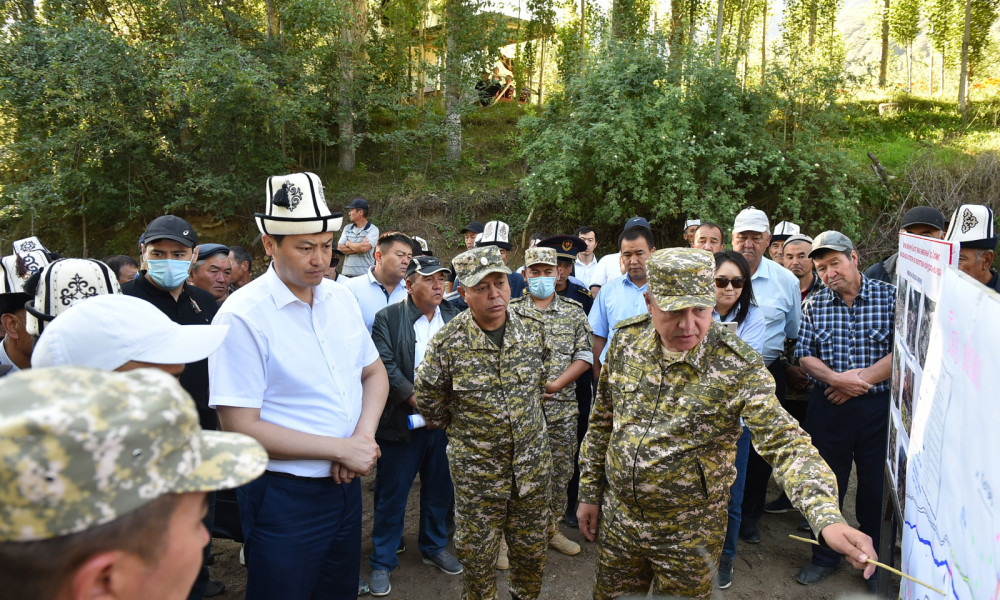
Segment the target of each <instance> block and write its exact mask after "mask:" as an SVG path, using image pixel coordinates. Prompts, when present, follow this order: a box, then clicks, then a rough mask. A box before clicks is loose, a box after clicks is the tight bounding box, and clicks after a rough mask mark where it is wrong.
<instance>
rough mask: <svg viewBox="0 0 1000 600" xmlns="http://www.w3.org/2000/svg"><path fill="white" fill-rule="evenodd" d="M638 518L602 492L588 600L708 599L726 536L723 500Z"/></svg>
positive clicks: (631, 510) (613, 497)
mask: <svg viewBox="0 0 1000 600" xmlns="http://www.w3.org/2000/svg"><path fill="white" fill-rule="evenodd" d="M727 500H728V496H727V497H726V498H723V499H721V500H717V501H710V502H709V503H706V504H703V505H698V506H693V507H687V508H678V509H676V510H673V511H670V512H663V513H658V514H650V513H649V512H646V513H645V514H644V515H642V514H640V513H639V510H638V509H636V508H635V507H634V506H625V505H624V504H623V503H622V502H620V501H619V500H618V499H617V498H616V497H615V494H614V493H613V492H610V491H609V492H605V495H604V504H603V506H602V507H601V524H600V530H599V534H598V535H599V537H598V542H599V548H598V552H597V581H596V583H595V584H594V600H608V599H610V598H616V597H618V596H622V595H625V594H640V595H643V596H645V595H646V592H647V591H649V586H650V584H652V585H653V593H654V594H665V595H674V596H680V597H685V598H711V597H712V589H713V578H714V577H715V573H716V571H717V570H718V568H719V565H718V560H719V556H720V555H721V554H722V543H723V538H724V535H725V531H726V518H727V513H726V501H727Z"/></svg>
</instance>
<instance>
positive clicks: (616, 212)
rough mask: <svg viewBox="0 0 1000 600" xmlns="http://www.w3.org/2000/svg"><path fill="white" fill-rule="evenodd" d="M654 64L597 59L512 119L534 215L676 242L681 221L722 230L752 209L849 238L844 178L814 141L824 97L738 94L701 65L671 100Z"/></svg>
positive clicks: (628, 50)
mask: <svg viewBox="0 0 1000 600" xmlns="http://www.w3.org/2000/svg"><path fill="white" fill-rule="evenodd" d="M662 56H663V47H662V46H661V45H659V44H658V43H656V42H655V40H652V41H650V42H649V43H647V44H640V45H616V44H610V45H609V46H607V47H605V48H601V49H600V51H599V52H596V53H595V54H594V56H591V57H590V59H589V60H588V63H587V71H586V73H584V74H583V75H581V76H580V77H578V78H575V79H573V80H570V82H568V83H567V85H566V90H565V92H564V94H562V95H560V96H558V97H555V98H552V99H550V101H549V103H548V104H547V105H546V106H545V110H544V112H543V113H542V114H541V115H540V116H538V117H530V116H529V117H525V118H524V119H522V121H521V128H522V131H523V140H522V141H523V155H524V156H525V158H526V159H527V160H529V162H530V172H529V174H528V175H527V176H526V177H525V178H524V180H523V183H522V187H523V192H524V194H525V196H526V197H527V200H528V202H530V203H531V205H532V206H533V207H534V208H535V212H536V214H544V215H558V217H559V219H560V220H563V221H565V220H567V219H569V220H573V219H590V218H592V219H593V222H594V223H595V224H596V223H611V224H618V223H620V222H622V221H624V219H626V218H627V217H629V216H632V215H633V214H640V215H644V216H647V217H648V218H651V219H653V220H654V222H655V223H657V226H658V227H661V228H664V229H666V230H668V231H679V227H678V225H679V223H680V221H682V220H683V218H684V216H685V215H699V216H700V217H701V218H703V219H712V220H717V221H719V222H723V223H725V222H729V221H731V219H732V218H733V217H734V216H735V214H736V213H737V212H738V211H739V210H740V209H741V208H743V207H745V206H747V205H750V204H753V205H755V206H757V207H759V208H762V209H764V210H766V211H767V212H768V213H769V214H771V215H773V216H774V217H775V218H776V219H778V218H782V219H784V218H788V219H793V220H805V221H806V222H809V223H812V224H815V225H816V226H817V227H820V226H823V225H832V224H836V225H837V226H838V227H841V228H842V229H843V230H845V231H846V232H853V231H855V230H856V228H857V225H858V223H857V219H856V218H855V217H854V216H853V215H856V212H857V211H856V207H857V203H858V199H859V191H858V185H857V182H856V181H855V179H854V170H853V169H852V168H851V167H850V166H849V164H848V162H849V161H848V159H847V157H846V156H845V155H844V153H842V152H841V151H839V150H837V149H836V148H833V147H831V146H830V145H829V144H828V143H827V142H826V140H825V139H824V138H823V133H824V132H826V131H830V130H833V129H835V126H836V125H837V124H838V122H837V121H838V119H837V114H836V113H837V110H836V107H835V106H834V105H833V104H831V103H829V101H828V100H827V97H826V94H827V93H830V92H828V91H827V90H825V89H824V90H811V92H810V93H811V94H813V96H810V97H807V90H806V89H805V88H804V87H803V88H797V89H796V90H795V91H794V94H793V93H792V90H791V89H781V90H743V89H741V86H740V83H739V82H738V81H737V80H735V79H734V78H733V76H732V73H731V72H730V71H728V70H727V69H719V68H715V67H712V66H710V65H708V64H705V63H704V62H695V63H693V64H692V66H691V67H689V73H688V76H687V77H686V79H687V82H688V83H687V85H686V86H685V87H684V88H681V87H678V86H676V85H672V84H670V83H668V82H669V78H668V76H669V73H668V70H667V67H666V64H665V62H664V60H663V58H662ZM782 115H784V118H782ZM790 130H791V131H794V132H795V135H794V136H793V135H790ZM612 227H614V225H613V226H612Z"/></svg>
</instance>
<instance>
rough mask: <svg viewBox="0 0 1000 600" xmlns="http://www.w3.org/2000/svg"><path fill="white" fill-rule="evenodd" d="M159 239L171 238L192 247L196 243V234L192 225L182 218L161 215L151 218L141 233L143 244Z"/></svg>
mask: <svg viewBox="0 0 1000 600" xmlns="http://www.w3.org/2000/svg"><path fill="white" fill-rule="evenodd" d="M159 240H173V241H175V242H178V243H180V244H184V245H185V246H187V247H188V248H194V247H195V246H197V245H198V234H197V233H195V231H194V227H191V224H190V223H188V222H187V221H185V220H184V219H182V218H180V217H175V216H174V215H163V216H162V217H156V218H155V219H153V221H152V222H151V223H150V224H149V225H148V226H147V227H146V232H145V233H144V234H143V235H142V243H144V244H150V243H152V242H156V241H159Z"/></svg>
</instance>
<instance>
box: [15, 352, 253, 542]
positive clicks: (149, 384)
mask: <svg viewBox="0 0 1000 600" xmlns="http://www.w3.org/2000/svg"><path fill="white" fill-rule="evenodd" d="M0 398H3V402H0V498H2V501H0V542H31V541H39V540H47V539H51V538H55V537H59V536H64V535H70V534H74V533H80V532H83V531H86V530H89V529H93V528H95V527H98V526H100V525H104V524H106V523H110V522H112V521H114V520H116V519H118V518H120V517H122V516H124V515H126V514H128V513H130V512H133V511H135V510H137V509H139V508H141V507H143V506H145V505H146V504H148V503H150V502H152V501H153V500H155V499H157V498H159V497H160V496H162V495H164V494H169V493H178V494H182V493H185V492H207V491H212V490H217V489H224V488H232V487H236V486H238V485H242V484H244V483H246V482H248V481H251V480H253V479H255V478H256V477H257V476H258V475H260V474H261V473H263V472H264V467H265V466H266V465H267V453H266V452H265V451H264V448H263V447H262V446H261V445H260V444H258V443H257V442H256V441H255V440H253V439H252V438H249V437H247V436H245V435H240V434H235V433H226V432H221V431H202V429H201V425H200V424H199V423H198V413H197V411H196V410H195V407H194V402H192V400H191V397H190V396H189V395H188V394H187V393H186V392H185V391H184V390H183V389H182V388H181V386H180V384H178V383H177V380H176V379H175V378H173V377H171V376H170V375H168V374H166V373H164V372H162V371H159V370H157V369H138V370H134V371H129V372H127V373H109V372H105V371H97V370H93V369H83V368H79V367H52V368H47V369H32V370H28V371H24V372H22V373H18V374H14V375H11V376H9V377H5V378H3V379H2V380H0Z"/></svg>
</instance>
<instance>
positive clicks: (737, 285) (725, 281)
mask: <svg viewBox="0 0 1000 600" xmlns="http://www.w3.org/2000/svg"><path fill="white" fill-rule="evenodd" d="M744 281H746V280H745V279H743V278H742V277H733V278H732V279H730V278H728V277H716V278H715V287H717V288H719V289H720V290H724V289H726V288H727V287H729V284H730V283H731V284H733V288H734V289H737V290H739V289H742V288H743V282H744Z"/></svg>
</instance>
